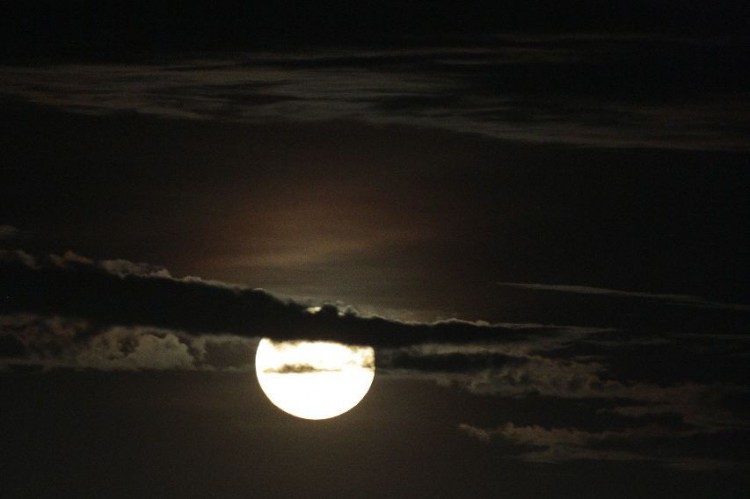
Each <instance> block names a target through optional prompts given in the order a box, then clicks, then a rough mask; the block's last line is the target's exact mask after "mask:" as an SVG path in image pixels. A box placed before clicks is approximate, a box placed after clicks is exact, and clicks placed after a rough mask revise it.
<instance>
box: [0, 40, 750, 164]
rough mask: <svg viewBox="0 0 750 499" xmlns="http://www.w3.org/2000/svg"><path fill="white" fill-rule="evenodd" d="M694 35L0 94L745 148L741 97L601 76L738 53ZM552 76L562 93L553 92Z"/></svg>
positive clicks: (142, 109)
mask: <svg viewBox="0 0 750 499" xmlns="http://www.w3.org/2000/svg"><path fill="white" fill-rule="evenodd" d="M690 41H691V42H692V45H690V46H687V42H686V40H683V39H669V38H649V37H644V36H630V37H610V36H604V35H602V36H599V37H592V36H591V35H589V36H588V37H577V38H576V37H567V38H560V39H555V38H554V37H552V38H549V37H548V38H544V37H542V38H539V37H537V38H534V37H526V38H523V37H515V38H514V37H496V38H494V39H487V40H485V44H484V45H482V44H475V45H467V46H464V47H453V48H446V47H431V48H424V49H412V50H403V51H398V50H370V51H367V50H361V51H356V52H355V51H330V50H328V51H324V50H318V51H308V52H299V53H276V54H273V53H255V54H243V55H236V54H235V55H228V56H216V57H214V58H209V59H202V60H195V59H193V60H185V61H182V62H177V63H171V64H151V65H146V64H144V65H127V66H125V65H113V64H110V65H62V66H48V67H25V68H21V67H4V68H0V94H5V95H7V96H12V97H16V98H21V99H24V100H27V101H30V102H34V103H37V104H43V105H49V106H54V107H57V108H60V109H63V110H66V111H70V112H77V113H87V114H109V113H122V112H138V113H142V114H148V115H154V116H161V117H168V118H174V119H195V120H221V121H228V120H229V121H241V122H250V123H259V122H267V121H269V120H270V121H278V120H294V121H317V120H332V119H360V120H364V121H367V122H371V123H395V124H404V125H415V126H420V127H434V128H443V129H448V130H451V131H455V132H461V133H476V134H480V135H485V136H489V137H494V138H500V139H508V140H518V141H523V142H535V143H541V142H550V143H564V144H573V145H580V146H591V147H656V148H677V149H734V150H747V141H746V140H745V137H744V136H743V132H742V130H744V127H746V125H747V116H748V114H747V111H748V109H750V102H748V101H747V99H746V96H744V95H743V94H742V92H740V91H733V90H731V89H729V90H725V91H723V92H721V93H717V94H712V93H705V94H704V95H703V96H701V97H700V98H697V97H695V96H693V95H692V94H691V96H690V98H687V99H679V100H675V101H674V102H672V101H670V100H669V99H666V98H660V99H659V100H658V101H654V100H650V101H648V102H637V99H636V102H633V98H634V97H643V98H647V96H646V95H644V94H643V93H642V92H641V90H639V89H638V88H636V89H633V92H634V93H633V94H632V95H629V96H627V98H623V96H621V95H618V92H621V89H622V83H621V82H617V81H615V80H616V79H617V78H618V77H617V75H613V76H612V77H611V78H612V80H613V81H608V80H606V79H605V78H603V77H602V75H606V74H608V73H610V72H612V71H613V70H615V69H618V68H619V65H624V64H627V60H621V59H620V58H621V54H622V53H623V48H624V47H629V48H631V49H632V50H634V51H636V52H638V53H640V52H643V53H645V54H649V55H650V58H651V59H654V60H651V59H649V60H648V61H644V64H646V62H649V64H650V66H648V67H649V68H651V66H653V68H651V69H644V71H653V72H654V75H653V78H651V80H650V81H653V84H654V85H659V84H661V85H662V86H664V87H671V88H672V92H673V93H675V92H676V93H679V88H675V87H674V85H673V84H672V83H670V81H671V80H670V81H667V82H662V83H660V80H659V79H660V78H661V79H663V78H665V75H664V74H663V72H662V70H661V69H660V68H661V63H659V59H658V57H664V58H666V57H670V55H671V54H673V53H674V51H675V50H677V51H680V50H682V51H689V50H691V49H690V47H693V46H700V47H713V48H712V50H722V49H723V50H725V51H726V50H729V49H731V48H732V47H731V46H730V47H723V46H719V47H718V48H717V47H715V46H716V43H717V42H716V41H712V40H698V39H696V40H690ZM592 42H596V48H595V49H594V48H592V45H591V43H592ZM664 46H667V47H670V48H669V50H665V49H664ZM644 47H650V50H644ZM685 47H688V48H685ZM654 54H656V55H654ZM658 54H662V55H661V56H659V55H658ZM670 62H671V63H675V61H674V60H670ZM618 71H621V72H623V73H624V74H625V75H627V74H628V72H627V70H625V69H618ZM562 75H564V78H563V77H561V76H562ZM706 77H707V78H711V77H712V76H710V75H708V76H706ZM587 79H592V80H596V81H594V82H592V81H587ZM560 82H568V84H566V85H568V86H569V87H570V88H568V87H567V86H562V87H560V88H557V86H559V85H560ZM724 87H726V85H724ZM722 88H723V87H722ZM582 89H583V90H582ZM608 89H609V90H608Z"/></svg>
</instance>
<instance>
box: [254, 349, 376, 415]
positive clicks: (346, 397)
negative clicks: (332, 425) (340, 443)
mask: <svg viewBox="0 0 750 499" xmlns="http://www.w3.org/2000/svg"><path fill="white" fill-rule="evenodd" d="M255 372H256V373H257V375H258V382H259V383H260V387H261V388H262V389H263V392H265V394H266V396H267V397H268V398H269V399H270V400H271V402H272V403H273V404H274V405H275V406H276V407H278V408H279V409H281V410H283V411H285V412H288V413H289V414H291V415H293V416H297V417H299V418H304V419H327V418H332V417H334V416H338V415H340V414H343V413H345V412H346V411H348V410H350V409H351V408H352V407H354V406H355V405H357V404H358V403H359V402H360V401H361V400H362V399H363V398H364V396H365V395H367V392H368V391H369V390H370V385H372V380H373V378H374V377H375V351H374V350H373V349H372V348H371V347H361V346H349V345H343V344H341V343H334V342H328V341H282V342H274V341H271V340H270V339H268V338H263V339H262V340H261V341H260V344H259V345H258V352H257V353H256V355H255Z"/></svg>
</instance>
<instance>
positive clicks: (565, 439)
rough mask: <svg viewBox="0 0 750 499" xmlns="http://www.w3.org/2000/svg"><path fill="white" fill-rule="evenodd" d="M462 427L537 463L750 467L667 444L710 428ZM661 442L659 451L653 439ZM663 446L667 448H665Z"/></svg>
mask: <svg viewBox="0 0 750 499" xmlns="http://www.w3.org/2000/svg"><path fill="white" fill-rule="evenodd" d="M458 429H459V431H461V432H462V433H465V434H466V435H468V436H469V437H472V438H475V439H477V440H479V441H481V442H484V443H486V444H489V443H492V442H505V443H509V444H511V445H513V446H515V449H516V450H515V452H514V453H512V454H510V456H511V457H513V458H515V459H520V460H523V461H527V462H536V463H561V462H566V461H574V460H594V461H651V462H656V463H659V464H662V465H664V466H668V467H672V468H676V469H683V470H690V471H695V470H703V471H709V470H717V469H748V468H750V462H747V461H737V460H730V459H715V458H707V457H703V456H700V455H695V454H693V453H690V452H686V451H685V450H684V449H679V446H678V447H677V448H672V449H669V447H668V446H665V444H664V442H665V441H666V442H669V441H679V440H684V439H689V438H691V437H696V436H698V435H706V434H711V433H714V432H713V431H712V430H708V431H706V430H695V429H670V428H668V427H665V426H654V425H650V426H641V427H631V428H627V429H622V430H617V431H599V432H593V431H587V430H581V429H577V428H545V427H542V426H538V425H530V426H517V425H515V424H513V423H512V422H509V423H506V424H504V425H502V426H500V427H497V428H492V429H485V428H478V427H475V426H472V425H468V424H460V425H459V426H458ZM656 442H658V443H660V449H659V450H657V451H655V450H654V448H653V445H648V444H649V443H651V444H653V443H656ZM665 447H666V448H668V449H669V450H668V451H666V452H665Z"/></svg>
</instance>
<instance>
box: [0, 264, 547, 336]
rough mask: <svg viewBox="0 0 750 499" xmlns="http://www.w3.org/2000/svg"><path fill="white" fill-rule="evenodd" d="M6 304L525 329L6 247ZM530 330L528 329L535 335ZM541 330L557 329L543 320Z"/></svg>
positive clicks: (482, 330) (114, 318)
mask: <svg viewBox="0 0 750 499" xmlns="http://www.w3.org/2000/svg"><path fill="white" fill-rule="evenodd" d="M0 272H1V276H2V288H0V294H1V295H2V296H3V299H2V304H1V305H0V312H2V313H5V314H13V313H33V314H41V315H64V316H71V317H80V318H85V319H87V320H90V321H94V322H99V323H102V324H105V325H126V326H136V325H148V326H155V327H160V328H171V329H178V330H183V331H187V332H193V333H209V334H210V333H214V334H221V333H232V334H235V335H240V336H246V337H263V336H265V337H270V338H273V339H328V340H337V341H341V342H344V343H350V344H363V345H371V346H376V347H388V346H406V345H413V344H419V343H424V342H428V341H429V342H436V343H440V342H445V343H472V342H479V341H511V340H513V339H518V338H520V337H521V335H519V333H518V331H516V330H514V329H512V328H508V327H503V326H495V325H489V324H475V323H469V322H463V321H446V322H440V323H435V324H407V323H401V322H397V321H392V320H387V319H383V318H379V317H359V316H356V315H353V314H351V313H345V312H340V311H339V310H338V309H337V308H336V307H335V306H332V305H326V306H323V307H321V308H320V309H319V310H317V311H316V312H310V311H308V308H309V307H308V306H305V305H301V304H298V303H294V302H290V301H281V300H279V299H277V298H275V297H273V296H271V295H270V294H268V293H266V292H264V291H262V290H256V289H247V288H242V287H235V286H228V285H225V284H222V283H212V282H206V281H201V280H200V279H196V278H189V277H188V278H183V279H175V278H172V277H169V276H168V273H167V272H166V271H165V270H164V269H156V268H154V267H152V266H149V265H141V264H130V263H128V262H122V261H103V262H95V261H92V260H88V259H85V258H82V257H80V256H78V255H75V254H73V253H68V254H66V255H65V256H63V257H58V256H54V255H53V256H49V257H46V256H44V257H33V256H31V255H28V254H26V253H23V252H20V251H3V252H2V268H0ZM530 334H532V333H531V331H529V330H524V331H523V337H528V336H529V335H530ZM539 334H541V335H544V334H549V332H548V331H546V330H545V329H544V328H539Z"/></svg>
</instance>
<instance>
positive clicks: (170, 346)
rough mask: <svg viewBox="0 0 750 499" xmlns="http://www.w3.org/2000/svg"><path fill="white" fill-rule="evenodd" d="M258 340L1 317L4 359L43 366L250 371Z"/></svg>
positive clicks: (29, 316)
mask: <svg viewBox="0 0 750 499" xmlns="http://www.w3.org/2000/svg"><path fill="white" fill-rule="evenodd" d="M257 342H258V340H257V339H256V338H242V337H238V336H233V335H204V336H196V335H191V334H187V333H185V332H184V331H179V330H171V329H163V328H156V327H149V326H130V327H125V326H107V327H101V326H100V325H96V324H93V323H91V322H87V321H84V320H74V319H70V318H65V317H59V316H52V317H45V316H36V315H32V314H17V315H4V316H0V363H2V364H4V365H6V366H7V365H23V366H38V367H41V368H45V369H48V368H74V369H95V370H100V371H123V370H133V371H137V370H181V371H184V370H211V371H213V370H248V369H251V368H252V367H253V365H254V357H255V349H256V346H257Z"/></svg>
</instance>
